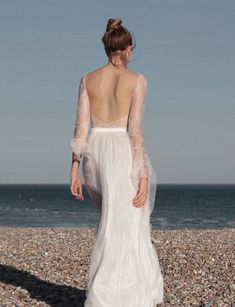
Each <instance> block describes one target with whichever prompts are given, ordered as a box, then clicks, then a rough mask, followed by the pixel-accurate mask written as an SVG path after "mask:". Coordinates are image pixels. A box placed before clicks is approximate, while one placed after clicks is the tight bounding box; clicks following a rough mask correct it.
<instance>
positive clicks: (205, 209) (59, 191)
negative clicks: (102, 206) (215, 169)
mask: <svg viewBox="0 0 235 307" xmlns="http://www.w3.org/2000/svg"><path fill="white" fill-rule="evenodd" d="M83 194H84V197H85V201H80V200H76V199H74V198H73V197H72V194H71V193H70V189H69V185H68V184H1V185H0V226H8V227H96V226H97V224H98V221H99V211H98V209H97V208H96V207H95V205H94V204H93V203H92V202H91V200H90V198H89V196H88V193H87V191H86V188H85V186H84V185H83ZM150 222H151V225H152V229H159V230H178V229H221V228H234V227H235V184H158V186H157V193H156V199H155V206H154V210H153V212H152V214H151V217H150Z"/></svg>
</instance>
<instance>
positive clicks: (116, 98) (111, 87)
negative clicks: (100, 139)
mask: <svg viewBox="0 0 235 307" xmlns="http://www.w3.org/2000/svg"><path fill="white" fill-rule="evenodd" d="M85 77H86V78H85V83H86V89H87V94H88V96H89V102H90V116H91V124H92V126H108V125H111V124H114V123H115V124H116V125H117V126H126V123H127V119H128V115H129V111H130V107H131V101H132V97H133V93H134V89H135V85H136V83H137V78H138V74H137V73H135V72H133V71H130V70H125V71H123V72H119V71H118V72H115V71H113V70H110V69H108V68H107V67H101V68H98V69H97V70H95V71H92V72H89V73H87V74H86V75H85Z"/></svg>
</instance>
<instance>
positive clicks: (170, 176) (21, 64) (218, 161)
mask: <svg viewBox="0 0 235 307" xmlns="http://www.w3.org/2000/svg"><path fill="white" fill-rule="evenodd" d="M234 16H235V2H234V1H226V0H225V1H218V0H201V1H199V0H197V1H196V0H195V1H192V0H184V1H182V0H178V1H174V0H171V1H168V0H162V1H159V0H151V1H149V0H147V1H146V0H145V1H130V0H127V1H120V2H118V3H117V1H110V0H109V1H103V0H100V1H75V0H69V1H66V0H63V1H62V0H47V1H46V0H44V1H43V0H42V1H33V0H28V1H26V0H21V1H18V0H15V1H13V0H11V1H8V0H5V1H4V0H1V2H0V44H1V47H0V148H1V159H0V183H69V180H70V166H71V151H70V147H69V144H70V140H71V138H72V136H73V129H74V120H75V109H76V103H77V101H76V99H77V91H78V84H79V81H80V77H81V75H82V74H83V73H84V72H87V71H92V70H94V69H96V68H98V67H100V66H103V65H105V64H106V63H107V57H106V54H105V52H104V49H103V45H102V42H101V37H102V35H103V33H104V31H105V28H106V23H107V21H108V19H109V18H121V19H122V20H123V25H124V26H126V27H127V28H128V29H129V30H130V31H132V33H133V34H134V37H135V40H136V44H137V45H136V48H135V50H134V51H133V54H132V62H131V64H130V65H129V68H130V69H131V70H135V71H138V72H141V73H142V74H144V75H145V76H146V78H147V79H148V98H147V101H146V106H145V117H144V137H145V146H146V150H147V152H148V153H149V156H150V157H151V159H152V163H153V166H154V168H155V170H156V173H157V177H158V183H235V161H234V160H235V158H234V157H235V82H234V80H235V65H234V64H235V59H234V55H235V48H234V47H235V42H234V36H235V18H234Z"/></svg>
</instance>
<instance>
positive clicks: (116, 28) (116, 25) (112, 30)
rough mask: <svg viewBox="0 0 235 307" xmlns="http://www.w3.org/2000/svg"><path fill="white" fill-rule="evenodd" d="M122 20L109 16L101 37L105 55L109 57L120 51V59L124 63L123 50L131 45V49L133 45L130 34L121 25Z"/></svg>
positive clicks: (125, 61)
mask: <svg viewBox="0 0 235 307" xmlns="http://www.w3.org/2000/svg"><path fill="white" fill-rule="evenodd" d="M121 23H122V20H121V19H120V18H116V19H113V18H110V19H109V20H108V23H107V26H106V32H105V33H104V35H103V37H102V42H103V44H104V49H105V52H106V54H107V56H108V57H109V58H110V56H111V54H113V53H120V58H121V61H122V63H123V64H124V65H126V64H127V58H126V55H125V54H124V53H123V51H124V50H125V49H126V48H127V47H128V46H132V50H133V49H134V48H135V46H136V43H135V45H132V35H131V33H130V32H129V31H128V30H127V28H125V27H123V26H122V25H121Z"/></svg>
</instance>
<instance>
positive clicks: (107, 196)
mask: <svg viewBox="0 0 235 307" xmlns="http://www.w3.org/2000/svg"><path fill="white" fill-rule="evenodd" d="M85 77H86V75H84V76H83V77H82V79H81V83H80V91H79V101H78V109H77V116H76V122H75V131H74V137H73V139H72V140H71V148H72V151H73V152H74V154H76V156H77V158H78V159H81V157H82V156H83V157H84V158H83V163H82V171H83V176H84V180H85V184H86V187H87V190H88V192H89V194H90V196H91V198H92V200H93V201H94V203H95V204H96V205H97V206H98V208H99V209H100V220H99V224H98V226H97V231H96V238H95V243H94V246H93V250H92V255H91V258H90V267H89V276H88V279H89V282H88V285H87V291H86V294H87V299H86V301H85V305H84V306H85V307H155V306H156V304H159V303H161V302H163V275H162V273H161V269H160V265H159V260H158V256H157V253H156V251H155V249H154V247H153V245H152V242H151V224H150V214H151V213H152V210H153V207H154V202H155V195H156V187H157V180H156V179H157V178H156V173H155V171H154V169H153V167H152V165H151V160H150V158H149V156H148V154H147V152H146V149H145V148H144V142H143V135H142V118H143V109H144V102H145V97H146V89H147V80H146V78H145V77H144V76H143V75H142V74H140V73H139V74H138V78H137V83H136V86H135V90H134V92H133V99H132V104H131V107H130V112H129V114H128V115H129V116H123V117H122V118H120V120H121V122H122V123H124V122H125V123H126V125H125V126H123V127H120V121H118V120H117V121H113V122H112V124H110V123H109V124H108V123H104V122H103V123H102V121H95V122H94V118H95V116H93V117H92V115H91V113H90V107H89V98H88V93H87V90H86V82H85V80H86V78H85ZM90 119H92V128H91V134H90V135H89V137H88V139H87V132H88V126H89V122H90ZM125 119H126V121H125ZM95 125H96V126H95ZM143 177H144V178H148V179H149V180H148V197H147V200H146V203H145V204H144V206H143V207H140V208H136V207H134V206H133V205H132V199H133V198H134V196H135V195H136V193H137V190H138V182H139V179H140V178H143ZM94 195H96V196H94ZM99 203H100V204H99Z"/></svg>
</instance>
